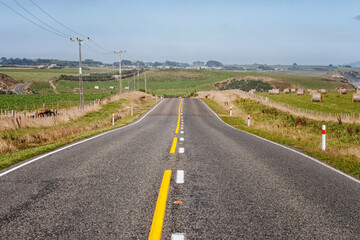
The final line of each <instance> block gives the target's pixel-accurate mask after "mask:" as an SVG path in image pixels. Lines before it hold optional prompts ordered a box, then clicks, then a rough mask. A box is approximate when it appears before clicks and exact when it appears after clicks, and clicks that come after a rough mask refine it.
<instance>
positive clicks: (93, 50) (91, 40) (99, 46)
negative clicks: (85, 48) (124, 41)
mask: <svg viewBox="0 0 360 240" xmlns="http://www.w3.org/2000/svg"><path fill="white" fill-rule="evenodd" d="M29 1H30V2H31V3H33V4H34V5H35V6H36V7H37V8H39V9H40V10H41V11H42V12H43V13H45V14H46V15H47V16H48V17H50V18H51V19H52V20H54V21H55V22H57V23H58V24H60V25H61V26H63V27H64V28H66V29H67V30H69V31H71V32H73V33H75V34H77V35H79V36H82V37H87V36H85V35H84V34H81V33H79V32H77V31H74V30H73V29H71V28H69V27H68V26H66V25H65V24H63V23H61V22H60V21H59V20H57V19H56V18H54V17H53V16H51V15H50V14H49V13H48V12H47V11H45V10H44V9H43V8H41V7H40V6H39V5H38V4H36V3H35V2H34V1H33V0H29ZM89 42H91V43H93V44H94V45H95V46H97V47H98V48H99V49H101V50H102V51H105V52H106V53H104V52H100V51H97V50H95V49H93V48H92V52H95V53H98V54H113V52H112V51H110V50H108V49H106V48H104V47H102V46H101V45H100V44H98V43H97V42H95V41H94V40H93V39H89Z"/></svg>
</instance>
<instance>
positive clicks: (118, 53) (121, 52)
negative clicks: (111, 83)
mask: <svg viewBox="0 0 360 240" xmlns="http://www.w3.org/2000/svg"><path fill="white" fill-rule="evenodd" d="M123 53H126V51H118V52H115V51H114V54H117V55H119V75H120V80H119V81H120V93H122V75H121V54H123Z"/></svg>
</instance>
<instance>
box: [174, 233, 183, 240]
mask: <svg viewBox="0 0 360 240" xmlns="http://www.w3.org/2000/svg"><path fill="white" fill-rule="evenodd" d="M171 240H185V236H184V234H183V233H173V234H171Z"/></svg>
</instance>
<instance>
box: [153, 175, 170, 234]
mask: <svg viewBox="0 0 360 240" xmlns="http://www.w3.org/2000/svg"><path fill="white" fill-rule="evenodd" d="M170 178H171V170H165V172H164V176H163V179H162V182H161V187H160V191H159V196H158V200H157V203H156V207H155V212H154V218H153V221H152V225H151V230H150V234H149V238H148V239H149V240H160V239H161V232H162V226H163V222H164V216H165V209H166V199H167V195H168V190H169V184H170Z"/></svg>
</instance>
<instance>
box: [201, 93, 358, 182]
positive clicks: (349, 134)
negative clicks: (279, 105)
mask: <svg viewBox="0 0 360 240" xmlns="http://www.w3.org/2000/svg"><path fill="white" fill-rule="evenodd" d="M203 100H204V101H205V102H206V103H207V104H208V105H209V107H211V108H212V109H213V110H214V111H215V112H216V113H217V114H219V115H220V116H221V114H223V113H224V111H225V109H224V108H223V107H222V106H221V105H219V104H217V103H216V102H214V101H211V100H209V99H203ZM234 104H235V105H236V107H238V108H239V109H241V110H242V111H243V113H246V114H250V115H251V126H250V127H248V126H247V121H246V119H243V118H241V117H236V116H235V117H229V116H222V117H221V119H222V120H223V121H224V122H226V123H228V124H230V125H232V126H234V127H236V128H238V129H240V130H243V131H246V132H249V133H252V134H255V135H258V136H261V137H263V138H266V139H269V140H271V141H274V142H278V143H281V144H284V145H288V146H291V147H294V148H297V149H300V150H301V151H303V152H305V153H306V154H308V155H311V156H314V157H316V158H317V159H320V160H322V161H323V162H325V163H327V164H329V165H331V166H333V167H335V168H337V169H340V170H341V171H343V172H346V173H348V174H351V175H353V176H356V177H358V178H360V148H359V143H360V126H359V125H355V124H338V123H333V122H321V121H315V120H311V119H306V118H301V117H296V116H292V115H290V114H288V113H285V112H281V111H279V110H277V109H275V108H271V107H267V106H264V105H262V104H260V103H258V102H256V101H252V100H248V99H237V100H236V101H235V102H234ZM323 124H325V125H326V128H327V150H326V151H325V152H324V151H322V150H321V126H322V125H323Z"/></svg>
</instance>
